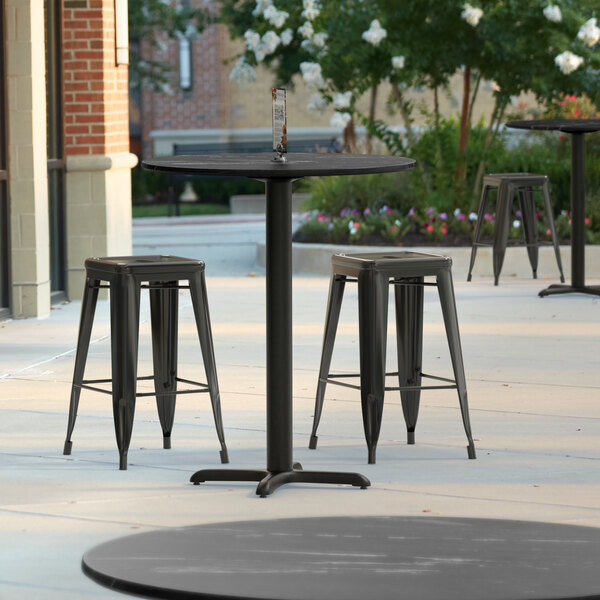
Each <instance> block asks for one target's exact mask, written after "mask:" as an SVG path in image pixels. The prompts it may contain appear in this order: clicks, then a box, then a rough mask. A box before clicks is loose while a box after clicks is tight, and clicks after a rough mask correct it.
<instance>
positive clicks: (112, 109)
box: [63, 0, 129, 155]
mask: <svg viewBox="0 0 600 600" xmlns="http://www.w3.org/2000/svg"><path fill="white" fill-rule="evenodd" d="M114 19H115V15H114V0H64V56H63V59H64V91H65V92H64V93H65V97H64V102H65V105H64V111H65V154H66V155H75V154H112V153H118V152H128V151H129V121H128V90H127V65H119V66H116V65H115V22H114Z"/></svg>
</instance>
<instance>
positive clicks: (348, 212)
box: [340, 208, 350, 217]
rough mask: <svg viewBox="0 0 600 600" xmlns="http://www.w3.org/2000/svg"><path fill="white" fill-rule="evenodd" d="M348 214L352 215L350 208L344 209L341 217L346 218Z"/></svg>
mask: <svg viewBox="0 0 600 600" xmlns="http://www.w3.org/2000/svg"><path fill="white" fill-rule="evenodd" d="M348 214H350V209H349V208H342V211H341V212H340V217H345V216H346V215H348Z"/></svg>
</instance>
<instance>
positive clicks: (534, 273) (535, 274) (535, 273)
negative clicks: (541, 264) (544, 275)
mask: <svg viewBox="0 0 600 600" xmlns="http://www.w3.org/2000/svg"><path fill="white" fill-rule="evenodd" d="M533 278H534V279H537V271H534V272H533Z"/></svg>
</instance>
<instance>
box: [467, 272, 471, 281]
mask: <svg viewBox="0 0 600 600" xmlns="http://www.w3.org/2000/svg"><path fill="white" fill-rule="evenodd" d="M467 281H471V273H469V274H468V275H467Z"/></svg>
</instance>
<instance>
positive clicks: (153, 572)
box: [83, 516, 600, 600]
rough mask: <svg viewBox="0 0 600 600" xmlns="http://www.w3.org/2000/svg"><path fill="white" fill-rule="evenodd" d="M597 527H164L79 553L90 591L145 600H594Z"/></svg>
mask: <svg viewBox="0 0 600 600" xmlns="http://www.w3.org/2000/svg"><path fill="white" fill-rule="evenodd" d="M599 564H600V529H596V528H591V527H574V526H571V525H556V524H551V523H533V522H527V521H504V520H492V519H460V518H438V517H425V516H420V517H317V518H303V519H280V520H278V519H273V520H269V521H245V522H233V523H218V524H211V525H198V526H193V527H182V528H179V529H163V530H159V531H152V532H148V533H142V534H137V535H132V536H128V537H124V538H120V539H117V540H113V541H110V542H107V543H105V544H102V545H100V546H97V547H96V548H93V549H92V550H90V551H88V552H87V553H86V554H85V556H84V557H83V569H84V571H85V572H86V573H87V574H88V575H89V576H90V577H92V578H93V579H94V580H96V581H97V582H99V583H101V584H103V585H106V586H108V587H111V588H114V589H118V590H120V591H125V592H131V593H137V594H142V595H144V596H150V597H153V598H168V599H169V600H177V599H183V598H228V599H229V600H233V599H235V598H244V599H252V600H258V599H262V600H364V599H365V598H376V599H377V600H398V598H400V597H401V598H405V599H407V600H481V599H482V598H485V599H486V600H525V599H527V600H532V599H535V600H542V599H559V598H560V599H562V600H565V599H567V598H580V599H581V598H592V597H593V598H598V597H599V596H598V594H600V575H599V573H598V565H599Z"/></svg>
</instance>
